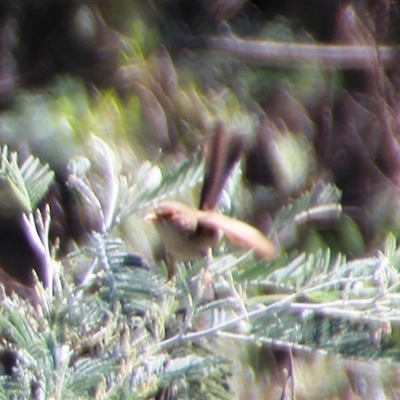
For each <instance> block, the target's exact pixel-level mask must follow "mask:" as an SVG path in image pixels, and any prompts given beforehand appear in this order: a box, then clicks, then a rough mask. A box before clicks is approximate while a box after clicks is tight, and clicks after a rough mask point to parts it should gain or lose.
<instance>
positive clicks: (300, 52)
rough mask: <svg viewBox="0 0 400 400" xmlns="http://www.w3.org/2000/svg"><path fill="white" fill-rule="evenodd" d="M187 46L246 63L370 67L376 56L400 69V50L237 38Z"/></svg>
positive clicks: (191, 40)
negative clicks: (227, 54)
mask: <svg viewBox="0 0 400 400" xmlns="http://www.w3.org/2000/svg"><path fill="white" fill-rule="evenodd" d="M184 47H188V48H202V49H209V50H217V51H223V52H225V53H229V54H230V55H233V56H236V57H238V58H240V59H241V60H245V61H247V62H252V63H257V64H261V65H265V66H278V67H296V68H297V67H300V66H303V67H315V66H316V65H318V66H321V67H324V68H326V69H366V68H371V66H372V65H373V62H374V60H375V59H376V54H378V57H379V60H380V61H381V63H382V66H383V67H384V68H386V69H393V68H397V67H398V61H399V59H400V47H398V46H396V47H391V46H379V47H372V46H359V45H339V44H338V45H322V44H303V43H278V42H272V41H256V40H243V39H238V38H217V37H210V38H201V39H199V38H189V39H187V40H185V43H184Z"/></svg>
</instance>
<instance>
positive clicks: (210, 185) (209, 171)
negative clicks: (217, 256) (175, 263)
mask: <svg viewBox="0 0 400 400" xmlns="http://www.w3.org/2000/svg"><path fill="white" fill-rule="evenodd" d="M243 145H244V141H243V137H242V136H239V135H234V136H230V135H228V134H227V132H226V130H225V128H224V127H223V126H222V124H218V125H217V128H216V133H215V135H214V137H213V138H212V140H211V143H210V146H208V147H206V149H205V150H206V151H205V158H206V165H205V176H204V182H203V187H202V192H201V196H200V206H199V209H195V208H192V207H189V206H187V205H185V204H182V203H180V202H177V201H165V202H162V203H161V204H160V205H159V206H158V207H157V208H156V209H155V210H154V211H152V212H151V213H149V214H147V215H146V216H145V220H146V221H151V222H154V223H155V226H156V228H157V231H158V233H159V234H160V237H161V239H162V241H163V243H164V245H165V248H166V250H167V252H168V254H169V255H170V256H172V258H173V259H175V260H183V261H192V260H196V259H200V258H204V257H207V256H208V254H209V251H210V250H211V249H212V248H214V247H216V246H217V245H218V243H219V242H220V239H221V234H222V233H224V234H225V236H226V237H227V238H228V240H230V241H231V242H233V243H235V244H238V245H240V246H242V247H245V248H248V249H254V250H255V252H256V253H257V254H258V255H260V256H261V257H263V258H266V259H272V258H274V257H275V254H276V249H275V246H274V244H273V243H272V242H271V241H270V240H269V239H267V238H266V237H265V236H264V234H263V233H261V232H260V231H259V230H257V229H256V228H254V227H252V226H250V225H249V224H247V223H245V222H242V221H239V220H237V219H234V218H231V217H227V216H225V215H221V214H219V213H218V212H217V207H218V203H219V199H220V195H221V192H222V189H223V187H224V185H225V182H226V179H227V178H228V176H229V174H230V172H231V170H232V168H233V166H234V165H235V164H236V162H237V161H238V160H239V158H240V155H241V152H242V149H243ZM174 275H175V271H174V268H171V270H170V271H169V278H172V277H173V276H174Z"/></svg>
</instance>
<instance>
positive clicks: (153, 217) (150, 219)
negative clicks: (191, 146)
mask: <svg viewBox="0 0 400 400" xmlns="http://www.w3.org/2000/svg"><path fill="white" fill-rule="evenodd" d="M143 220H144V221H145V222H148V223H151V222H154V221H156V220H157V215H156V213H154V212H150V213H148V214H146V215H145V216H144V218H143Z"/></svg>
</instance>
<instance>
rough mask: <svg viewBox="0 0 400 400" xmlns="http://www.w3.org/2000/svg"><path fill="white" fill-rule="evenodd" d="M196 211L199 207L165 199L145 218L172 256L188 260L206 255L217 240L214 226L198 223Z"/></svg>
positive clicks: (217, 235)
mask: <svg viewBox="0 0 400 400" xmlns="http://www.w3.org/2000/svg"><path fill="white" fill-rule="evenodd" d="M198 213H199V210H195V209H194V208H191V207H189V206H187V205H185V204H183V203H180V202H177V201H166V202H163V203H161V204H160V205H159V206H158V207H157V208H156V209H155V210H154V211H153V212H152V213H150V214H148V215H147V216H146V219H147V220H148V221H153V222H154V223H155V226H156V228H157V231H158V233H159V234H160V236H161V238H162V241H163V243H164V245H165V247H166V249H167V251H168V252H169V253H170V254H171V255H172V256H173V257H174V258H175V259H178V260H182V261H192V260H198V259H201V258H204V257H206V256H207V253H208V251H209V249H210V248H213V247H215V246H216V245H217V244H218V243H219V241H220V239H221V234H220V232H219V230H218V229H215V228H207V227H205V226H201V224H199V221H198Z"/></svg>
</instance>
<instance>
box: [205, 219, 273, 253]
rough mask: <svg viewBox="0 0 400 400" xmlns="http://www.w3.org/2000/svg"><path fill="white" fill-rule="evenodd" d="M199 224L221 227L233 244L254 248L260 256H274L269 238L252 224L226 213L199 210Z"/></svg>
mask: <svg viewBox="0 0 400 400" xmlns="http://www.w3.org/2000/svg"><path fill="white" fill-rule="evenodd" d="M198 220H199V224H201V225H203V226H205V227H209V228H217V229H221V230H222V231H223V232H224V234H225V235H226V237H227V238H228V239H229V240H230V241H231V242H232V243H234V244H237V245H239V246H242V247H245V248H248V249H254V251H255V252H256V253H257V254H258V255H259V256H261V257H263V258H265V259H267V260H271V259H273V258H275V256H276V253H277V251H276V248H275V245H274V244H273V243H272V241H271V240H269V239H268V238H266V237H265V235H264V234H263V233H262V232H260V231H259V230H258V229H256V228H254V227H253V226H251V225H249V224H247V223H245V222H242V221H239V220H237V219H234V218H230V217H227V216H226V215H221V214H217V213H214V212H199V214H198Z"/></svg>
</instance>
